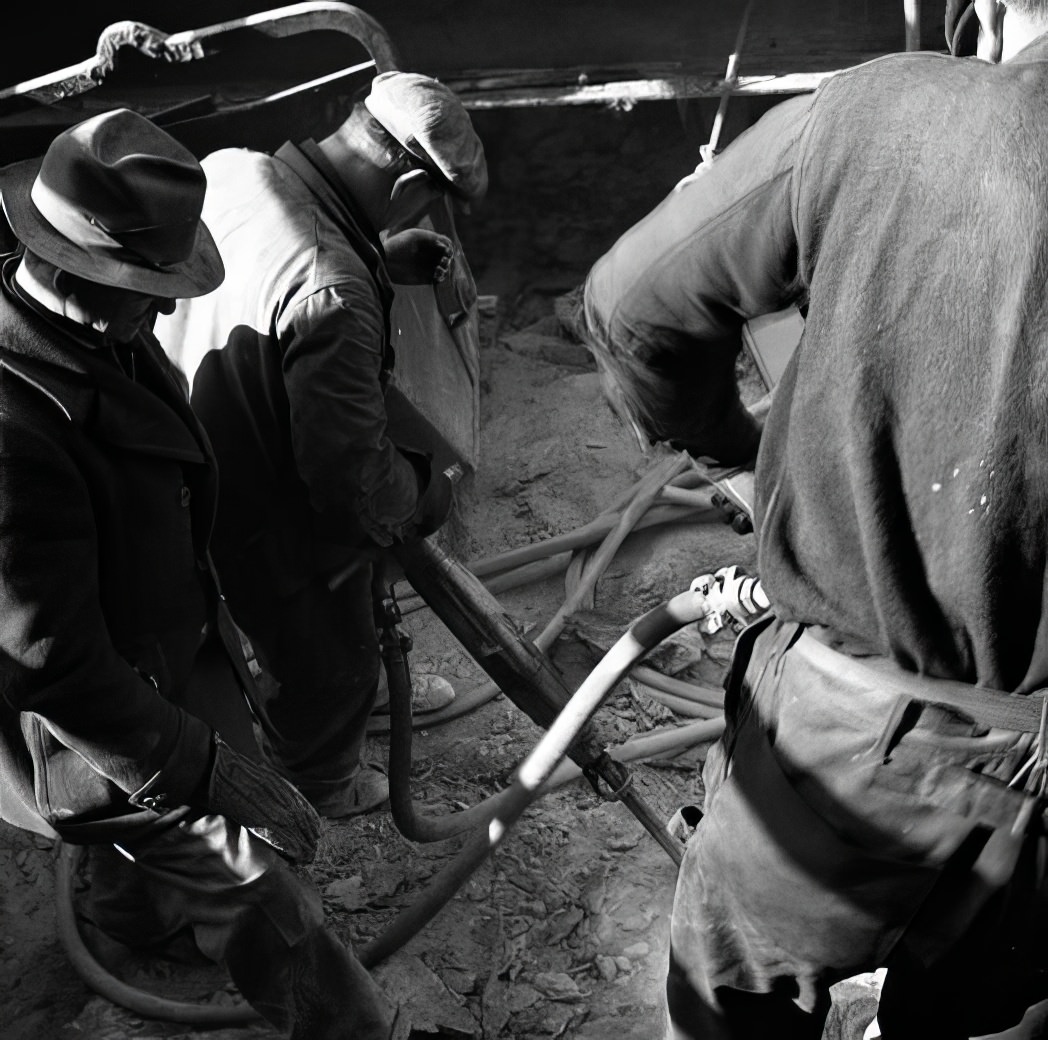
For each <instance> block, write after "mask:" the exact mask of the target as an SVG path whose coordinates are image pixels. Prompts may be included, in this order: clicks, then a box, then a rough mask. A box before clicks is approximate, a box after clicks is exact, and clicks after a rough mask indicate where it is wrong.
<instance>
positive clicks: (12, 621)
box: [0, 109, 393, 1040]
mask: <svg viewBox="0 0 1048 1040" xmlns="http://www.w3.org/2000/svg"><path fill="white" fill-rule="evenodd" d="M205 187H206V181H205V177H204V173H203V171H202V170H201V168H200V165H199V164H198V163H197V161H196V159H195V158H194V157H193V156H192V155H191V154H190V153H189V152H188V151H187V150H186V149H185V148H183V147H182V146H181V145H180V144H179V143H178V142H176V141H175V140H174V139H173V138H171V137H170V136H169V135H168V134H166V133H165V132H164V131H162V130H161V129H159V128H158V127H156V126H155V125H154V124H153V123H151V122H150V121H149V120H148V119H146V118H144V117H143V116H141V115H138V114H136V113H134V112H131V111H129V110H127V109H120V110H116V111H110V112H105V113H103V114H101V115H97V116H94V117H92V118H91V119H88V120H86V121H84V122H82V123H79V124H78V125H76V126H74V127H72V128H70V129H67V130H64V131H62V132H61V133H59V134H58V136H57V137H56V138H55V139H54V141H53V142H52V144H51V145H50V147H49V148H48V149H47V152H46V154H45V155H44V156H43V157H42V159H36V160H30V161H26V162H21V163H18V164H15V165H11V166H8V167H5V168H4V169H3V170H0V198H2V204H3V211H4V214H5V215H6V217H7V220H8V222H9V224H10V226H11V228H12V229H13V232H14V235H15V236H16V238H17V239H18V241H19V243H20V245H19V248H18V250H17V251H16V252H15V253H13V254H11V255H9V256H7V257H6V258H4V260H3V262H2V266H0V619H2V620H0V695H2V696H0V815H2V817H3V819H4V820H6V821H7V822H9V823H12V824H14V825H16V826H19V827H23V828H27V829H29V830H33V831H36V832H38V833H40V834H44V835H47V836H50V837H56V836H57V837H60V838H61V839H62V840H63V841H65V842H67V843H72V844H78V845H87V846H92V847H99V848H101V847H108V848H110V849H112V848H116V849H119V851H120V854H121V856H122V857H123V859H124V860H126V861H127V862H129V863H131V864H133V866H131V867H129V869H130V870H131V871H132V872H133V873H134V875H135V877H136V878H138V880H139V882H140V887H141V890H142V891H143V892H145V893H147V894H148V898H147V909H148V910H150V911H151V919H150V926H151V929H153V930H151V931H150V932H149V934H145V933H144V932H143V931H142V924H141V921H140V920H139V923H138V924H137V925H135V924H134V923H133V922H132V921H131V916H130V915H129V914H125V922H124V923H125V924H126V925H127V929H128V930H127V931H126V932H125V933H124V934H121V935H120V936H118V937H119V938H120V939H121V940H122V941H125V942H126V943H127V944H129V945H136V946H148V945H150V944H151V943H155V942H158V941H160V940H163V939H165V938H167V937H169V936H171V935H174V934H175V933H177V932H179V931H184V930H190V931H191V932H192V934H193V935H194V936H195V938H196V941H197V944H198V946H199V948H200V950H201V951H203V952H205V953H207V954H208V955H209V956H211V957H212V958H213V959H216V960H220V961H222V962H224V963H225V964H226V966H227V968H228V970H229V973H230V975H231V977H232V979H233V981H234V982H235V983H236V984H237V986H238V987H239V988H240V990H241V992H242V993H243V994H244V996H245V997H246V998H247V999H248V1000H249V1001H250V1002H251V1004H253V1005H254V1007H256V1008H257V1009H258V1010H259V1011H260V1012H261V1013H262V1014H263V1015H264V1016H265V1017H266V1018H268V1019H269V1020H270V1021H271V1022H272V1023H274V1024H275V1025H277V1026H279V1027H281V1028H283V1029H285V1030H287V1031H288V1032H289V1033H290V1035H291V1036H292V1037H295V1038H298V1040H306V1038H307V1037H308V1038H309V1040H316V1038H318V1037H329V1038H336V1037H338V1038H349V1037H354V1038H356V1037H362V1038H374V1040H380V1038H381V1040H385V1038H386V1037H388V1036H389V1035H390V1030H391V1022H392V1017H393V1016H392V1013H391V1009H390V1008H389V1006H388V1004H387V1003H386V1001H385V999H384V998H383V996H382V995H381V993H380V991H379V990H378V988H377V987H376V985H375V984H374V982H373V981H372V980H371V978H370V976H369V975H368V974H367V972H366V971H364V969H363V968H362V967H361V965H360V964H359V962H358V961H356V959H355V958H354V957H353V956H352V954H351V953H350V951H349V950H347V949H346V948H345V947H344V946H343V945H342V944H341V943H340V942H339V941H338V940H337V939H336V938H335V937H334V936H333V935H332V934H331V933H330V932H329V931H328V930H327V929H326V928H325V926H324V918H323V911H322V908H321V903H320V899H319V896H318V894H317V892H316V891H315V889H314V888H313V887H312V885H311V884H309V883H307V881H305V880H304V879H303V877H302V876H301V875H300V874H299V873H297V872H295V871H294V870H293V869H292V865H293V864H295V863H305V862H309V861H310V860H311V859H312V857H313V855H314V852H315V849H316V843H317V838H318V834H319V820H318V818H317V816H316V814H315V813H314V812H313V810H312V808H311V807H310V806H309V804H308V802H307V801H306V800H305V799H304V798H303V797H302V796H301V795H300V794H299V793H298V792H297V791H296V790H295V789H294V787H293V786H292V785H291V784H290V783H288V782H287V780H286V779H285V778H283V777H282V776H281V775H279V774H278V773H277V772H276V771H275V770H274V769H273V768H272V767H271V766H269V765H268V764H267V763H266V762H265V761H264V760H263V758H262V756H261V754H260V752H259V750H258V747H257V745H256V743H255V740H254V736H253V729H252V720H251V718H250V716H249V714H248V713H247V710H246V708H245V704H246V701H245V698H244V692H245V690H246V689H247V688H248V687H249V686H250V683H251V681H252V680H251V676H250V673H249V672H248V671H247V669H246V667H245V665H246V662H245V661H244V659H243V656H242V653H241V650H240V645H239V640H238V639H237V638H236V631H235V629H234V628H233V626H232V624H231V622H230V620H229V617H228V615H226V614H225V612H224V608H223V605H222V602H221V600H220V597H219V593H218V589H217V586H216V583H215V579H214V576H213V572H212V569H211V565H210V559H209V555H208V537H209V534H210V528H211V522H212V514H213V510H214V505H215V494H216V475H215V463H214V458H213V456H212V453H211V449H210V446H209V444H208V440H207V437H206V435H205V434H204V432H203V431H202V429H201V427H200V425H199V423H198V422H197V420H196V419H195V417H194V416H193V414H192V411H191V410H190V407H189V403H188V400H187V397H186V387H185V384H184V382H183V381H180V378H179V373H178V372H177V371H176V370H175V369H174V367H173V365H172V364H171V363H170V361H169V360H168V359H167V357H166V356H165V354H164V353H163V351H162V350H161V348H160V346H159V344H158V342H157V340H156V338H155V337H154V335H153V333H152V326H153V322H154V319H155V317H156V315H157V313H158V312H159V311H165V310H170V308H171V307H172V306H173V304H174V301H175V300H176V299H178V298H180V297H188V296H197V295H200V294H203V293H208V292H211V291H213V290H214V289H215V288H216V287H217V286H218V285H219V284H220V283H221V281H222V278H223V267H222V262H221V259H220V257H219V253H218V250H217V249H216V247H215V243H214V241H213V239H212V237H211V234H210V232H209V231H208V228H207V227H206V225H205V223H204V222H203V221H202V220H201V217H200V215H201V208H202V206H203V201H204V193H205ZM118 909H119V908H118Z"/></svg>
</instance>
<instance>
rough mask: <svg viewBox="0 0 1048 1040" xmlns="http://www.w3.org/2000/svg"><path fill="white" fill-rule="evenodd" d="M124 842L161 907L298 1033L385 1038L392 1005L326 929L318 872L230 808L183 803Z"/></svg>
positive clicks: (329, 1038)
mask: <svg viewBox="0 0 1048 1040" xmlns="http://www.w3.org/2000/svg"><path fill="white" fill-rule="evenodd" d="M121 846H122V847H124V848H126V849H127V851H128V852H129V853H130V854H131V855H132V856H133V857H134V860H135V865H136V867H137V869H138V870H139V871H140V872H141V875H142V878H143V881H144V884H145V885H146V886H147V890H148V893H149V897H150V899H151V900H152V903H153V906H154V908H155V911H156V913H157V915H158V916H159V917H160V918H161V919H162V920H164V921H166V922H170V925H171V926H172V927H186V926H189V927H191V928H192V930H193V934H194V936H195V939H196V943H197V946H198V947H199V949H200V950H201V951H203V952H204V953H205V954H206V955H207V956H209V957H210V958H211V959H212V960H215V961H218V962H221V963H223V964H225V966H226V968H227V969H228V971H229V973H230V976H231V978H232V979H233V981H234V982H235V983H236V985H237V987H238V988H239V989H240V991H241V992H242V993H243V994H244V997H245V998H246V999H247V1000H248V1001H249V1002H250V1003H251V1005H252V1006H253V1007H255V1008H256V1009H257V1010H258V1011H259V1012H260V1013H261V1014H262V1015H264V1016H265V1017H266V1018H267V1019H268V1020H269V1021H270V1022H272V1023H273V1024H274V1025H276V1026H278V1027H279V1028H282V1029H289V1030H291V1036H292V1037H293V1038H294V1040H306V1038H309V1040H314V1038H315V1040H336V1038H338V1040H343V1038H344V1040H388V1037H389V1036H390V1031H391V1027H392V1020H393V1008H392V1007H391V1005H390V1004H389V1002H388V1001H387V1000H386V998H385V997H384V996H383V994H382V991H381V990H380V989H379V987H378V985H377V984H376V983H375V982H374V980H372V978H371V976H370V975H369V974H368V973H367V972H366V971H365V970H364V968H363V967H362V965H361V964H360V963H359V961H357V960H356V958H355V957H354V956H353V954H352V952H351V951H350V950H348V949H347V948H346V947H345V946H343V945H342V943H340V942H339V940H338V939H337V938H336V937H335V936H334V935H333V934H331V933H330V932H329V931H328V930H327V929H326V927H325V923H324V913H323V907H322V905H321V901H320V896H319V894H318V893H317V891H316V888H315V887H314V886H313V884H312V882H311V881H309V879H308V877H307V876H306V875H304V874H303V873H301V872H299V871H296V870H294V869H292V868H291V867H290V866H289V865H288V864H287V863H286V862H285V861H284V860H283V859H282V858H281V857H280V856H279V854H278V853H277V852H276V851H274V850H273V849H272V848H271V847H270V846H268V845H266V844H265V843H264V842H263V841H261V840H260V839H258V838H256V837H255V836H254V835H252V834H250V833H249V832H248V831H245V830H244V829H243V828H241V827H239V826H238V825H236V824H235V823H233V822H231V821H229V820H226V819H225V818H224V817H221V816H203V817H197V816H193V815H191V814H189V813H188V811H187V810H184V809H179V810H175V811H174V812H171V813H169V814H168V815H167V816H164V817H160V818H159V819H158V820H157V823H156V827H155V828H153V829H152V831H151V832H150V833H148V834H145V835H143V834H136V835H134V836H133V837H130V838H129V839H128V840H126V841H122V842H121Z"/></svg>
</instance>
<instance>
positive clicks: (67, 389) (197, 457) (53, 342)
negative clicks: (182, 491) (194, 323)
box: [0, 262, 210, 463]
mask: <svg viewBox="0 0 1048 1040" xmlns="http://www.w3.org/2000/svg"><path fill="white" fill-rule="evenodd" d="M13 267H14V265H13V264H12V263H11V262H9V263H7V264H5V265H4V269H3V275H4V277H3V282H2V284H0V368H2V369H3V370H5V371H7V372H10V373H11V374H12V375H14V376H17V377H18V378H20V379H22V380H23V381H24V382H26V383H28V384H29V385H30V386H32V387H34V388H35V389H36V390H37V391H38V392H40V393H41V394H42V395H44V396H45V397H46V398H47V399H48V400H49V401H50V402H51V403H52V404H53V405H54V406H55V407H56V409H57V410H58V411H60V412H61V413H62V414H63V415H64V416H65V418H66V419H67V420H69V421H70V422H72V423H74V424H76V425H77V426H80V427H82V428H83V429H84V430H85V432H87V433H89V434H90V435H91V436H94V437H98V438H99V439H102V440H105V441H106V442H107V443H109V444H113V445H115V446H117V447H120V448H124V449H126V450H128V451H136V452H140V453H143V454H148V455H162V456H166V457H168V458H174V459H178V460H180V461H183V462H195V463H208V462H210V458H209V456H210V451H209V448H208V445H207V440H206V437H205V436H204V434H203V431H202V430H201V429H200V427H199V424H198V423H197V421H196V419H195V418H194V417H193V414H192V412H191V410H190V408H189V404H188V402H186V401H185V399H184V395H183V394H182V392H181V390H180V388H179V385H178V383H177V382H176V380H175V377H174V375H173V374H172V371H171V365H170V362H169V361H168V360H167V358H166V356H165V355H164V353H163V351H162V350H161V349H160V346H159V344H158V343H157V342H156V340H155V339H154V338H153V337H152V336H149V337H145V336H143V337H142V338H141V339H140V340H139V341H138V343H137V344H136V356H137V358H138V359H139V361H140V363H141V364H142V365H143V366H144V367H145V368H146V370H147V371H148V375H149V382H150V384H151V386H152V387H153V389H147V388H146V387H145V386H142V385H140V384H139V383H136V382H133V381H132V380H130V379H128V378H127V376H125V375H124V374H123V372H121V371H120V369H119V368H118V367H117V366H116V364H115V363H114V362H112V361H111V360H110V359H109V358H108V357H107V356H106V355H105V354H104V353H102V351H101V350H100V349H97V348H94V349H93V348H92V347H91V346H89V345H88V340H87V339H85V338H82V337H79V336H76V334H75V332H73V331H71V329H70V328H67V326H70V327H71V328H72V329H73V330H75V328H76V325H75V323H74V322H68V321H66V320H65V319H63V318H61V317H58V316H57V315H56V316H54V320H53V321H52V320H50V317H45V316H44V315H43V314H41V313H40V312H39V311H37V310H36V309H35V308H32V307H29V306H28V305H27V304H26V303H25V302H23V301H22V300H21V299H19V298H18V297H17V296H16V295H15V294H14V293H13V292H12V289H11V287H10V283H9V279H10V274H11V272H12V271H13ZM71 339H73V340H75V341H77V342H76V345H72V344H71V343H70V340H71ZM154 391H157V392H154Z"/></svg>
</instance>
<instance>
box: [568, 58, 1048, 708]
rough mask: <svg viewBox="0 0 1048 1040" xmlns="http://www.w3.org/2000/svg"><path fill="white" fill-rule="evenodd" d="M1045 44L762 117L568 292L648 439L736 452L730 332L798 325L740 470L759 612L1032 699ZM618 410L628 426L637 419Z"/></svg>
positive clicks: (904, 72) (1042, 381) (1047, 527)
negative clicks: (748, 498) (781, 315)
mask: <svg viewBox="0 0 1048 1040" xmlns="http://www.w3.org/2000/svg"><path fill="white" fill-rule="evenodd" d="M1046 283H1048V38H1045V37H1042V38H1041V39H1039V40H1037V41H1035V42H1034V43H1032V44H1031V45H1030V46H1028V47H1027V48H1025V49H1024V50H1023V51H1022V52H1021V53H1019V54H1018V55H1017V56H1015V57H1014V58H1012V59H1011V60H1009V61H1008V62H1006V63H1004V64H1001V65H991V64H988V63H985V62H982V61H978V60H976V59H967V58H966V59H961V58H950V57H945V56H939V55H934V54H929V53H912V54H904V55H895V56H890V57H886V58H882V59H878V60H876V61H873V62H870V63H868V64H865V65H862V66H859V67H857V68H855V69H852V70H849V71H846V72H843V73H839V74H837V75H835V76H833V77H832V78H831V79H830V80H829V81H828V82H826V83H825V84H824V85H823V86H822V87H821V88H820V89H819V90H818V91H817V92H816V93H815V94H814V95H810V96H803V97H798V98H794V99H791V100H789V101H786V102H784V103H783V104H781V105H778V106H776V107H775V108H774V109H773V110H772V111H771V112H769V113H768V114H767V115H766V116H765V117H764V118H763V119H762V120H761V121H760V122H759V123H758V124H757V125H755V126H754V127H753V128H751V129H750V130H749V131H748V132H747V133H745V134H744V135H742V136H741V137H740V138H739V139H738V140H736V141H735V142H733V143H732V144H731V145H729V146H728V148H727V149H726V150H725V151H724V152H723V153H722V154H720V155H718V156H716V157H715V159H714V160H713V161H712V162H711V163H707V164H704V165H703V166H701V167H700V168H699V169H698V170H697V171H696V172H695V173H694V174H693V175H692V176H690V177H689V178H687V179H685V180H684V181H683V182H682V183H681V184H680V185H678V187H677V188H676V190H675V191H674V192H673V193H672V194H671V195H670V196H669V197H668V198H667V199H666V200H665V201H664V202H663V203H662V204H661V206H659V207H658V208H657V209H656V210H655V211H654V212H653V213H652V214H650V215H649V216H648V217H647V218H645V219H644V220H643V221H641V222H640V223H639V224H638V225H637V226H635V227H634V228H632V229H631V230H630V231H628V232H627V233H626V234H625V235H624V236H623V237H622V239H621V240H620V241H619V242H618V243H617V244H616V245H615V246H614V247H613V248H612V249H611V251H610V252H609V253H608V254H607V255H605V256H604V257H603V258H602V259H601V260H600V261H599V262H598V263H597V264H596V265H595V267H594V269H593V270H592V271H591V273H590V275H589V278H588V282H587V286H586V297H585V305H586V320H587V324H588V327H589V331H590V334H591V336H592V337H593V339H594V342H595V344H597V347H596V349H597V350H598V351H604V352H605V353H606V354H607V356H608V357H609V358H611V359H612V362H613V363H617V364H618V365H619V367H620V369H621V370H622V371H623V372H625V373H627V376H626V378H627V379H632V381H633V386H634V391H635V392H636V394H637V396H638V400H640V401H641V404H642V405H643V404H644V403H645V402H646V403H647V405H648V411H649V413H650V414H649V416H648V432H649V433H651V434H652V435H654V436H656V437H658V438H660V439H676V440H678V441H680V442H682V443H685V444H686V445H687V446H689V447H690V448H692V449H693V450H695V451H697V452H700V453H708V454H711V455H714V456H718V455H731V454H732V453H733V451H734V452H735V453H736V454H737V455H741V456H742V457H745V453H746V451H748V450H750V448H752V443H753V438H754V432H755V431H754V428H753V426H752V425H750V424H749V423H748V421H747V420H746V419H745V417H744V416H743V415H742V411H741V407H740V405H739V402H738V394H737V389H736V386H735V382H734V372H733V362H734V358H735V355H736V354H737V352H738V350H739V347H740V333H741V328H742V324H743V322H744V321H745V320H746V319H747V318H749V317H753V316H756V315H759V314H763V313H769V312H772V311H776V310H778V309H780V308H782V307H785V306H787V305H789V304H798V305H807V308H808V309H807V320H806V328H805V331H804V335H803V339H802V341H801V343H800V346H799V347H798V349H797V351H796V353H795V355H794V357H793V359H792V362H791V364H790V366H789V368H788V369H787V371H786V373H785V375H784V377H783V381H782V382H781V384H780V385H779V387H778V389H777V391H776V395H775V400H774V403H773V406H772V409H771V412H770V415H769V418H768V421H767V424H766V426H765V429H764V432H763V437H762V440H761V444H760V452H759V457H758V463H757V514H758V516H757V520H758V528H759V530H758V535H759V567H760V572H761V575H762V577H763V579H764V583H765V587H766V588H767V589H768V591H769V593H770V595H771V599H772V603H773V606H774V607H775V610H776V612H777V613H778V615H779V616H780V617H782V618H783V619H786V620H795V621H801V622H804V623H807V624H812V625H821V626H826V627H827V628H828V629H829V630H830V632H829V636H830V639H831V641H834V640H839V641H841V643H842V644H843V645H844V646H846V647H848V648H850V649H851V650H852V651H853V652H857V653H874V654H879V655H885V656H889V657H891V658H893V659H894V660H895V661H897V662H898V663H899V664H900V665H901V666H902V667H903V668H905V669H909V670H912V671H916V672H919V673H923V674H926V675H931V676H937V677H945V678H952V679H959V680H962V681H964V682H968V683H975V684H979V685H982V686H986V687H992V688H994V689H996V690H1004V691H1016V692H1029V691H1032V690H1034V689H1036V688H1038V687H1041V686H1043V685H1045V684H1046V683H1048V583H1046V578H1048V292H1046ZM641 410H642V411H643V408H642V409H641Z"/></svg>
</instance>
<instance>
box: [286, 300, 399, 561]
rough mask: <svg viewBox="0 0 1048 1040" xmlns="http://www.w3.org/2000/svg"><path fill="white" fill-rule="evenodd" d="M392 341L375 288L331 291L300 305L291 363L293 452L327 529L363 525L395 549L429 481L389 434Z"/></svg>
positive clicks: (289, 342) (289, 341) (291, 332)
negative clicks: (386, 352) (386, 382)
mask: <svg viewBox="0 0 1048 1040" xmlns="http://www.w3.org/2000/svg"><path fill="white" fill-rule="evenodd" d="M383 336H384V326H383V320H382V312H381V310H380V308H379V304H378V301H377V300H376V299H375V296H374V292H373V290H372V289H371V287H370V285H368V284H367V283H365V282H363V281H361V282H359V283H355V282H347V283H343V284H341V285H337V286H333V287H328V288H324V289H321V290H318V291H317V292H315V293H313V294H311V295H310V296H309V297H307V298H306V299H305V300H304V301H303V302H302V303H300V304H298V305H297V307H296V308H295V310H294V313H293V314H292V316H291V321H290V326H289V329H288V331H287V333H286V335H285V340H286V342H285V345H284V354H283V365H284V382H285V385H286V387H287V394H288V400H289V402H290V408H291V445H292V450H293V452H294V456H295V463H296V466H297V468H298V472H299V475H300V476H301V477H302V479H303V480H304V481H305V484H306V487H307V488H308V491H309V498H310V503H311V504H312V506H313V508H314V509H315V510H317V512H318V513H320V514H321V515H322V517H323V518H324V521H325V526H326V527H327V528H330V527H331V525H332V523H334V524H336V525H337V524H340V523H344V524H345V525H346V526H347V528H348V529H350V530H352V529H354V528H356V527H357V526H358V525H359V527H362V528H363V529H364V532H365V533H366V534H367V535H369V536H370V537H371V538H372V539H374V540H375V541H376V542H377V543H378V544H379V545H389V544H390V543H391V542H392V541H394V540H395V539H396V538H398V537H399V536H401V535H402V534H403V533H404V532H405V529H406V527H407V526H408V525H409V524H410V522H411V520H412V517H413V516H414V513H415V510H416V507H417V505H418V499H419V486H420V484H419V482H420V477H419V476H417V475H416V472H415V469H414V467H413V466H412V464H411V463H410V462H409V461H408V460H407V458H405V456H404V455H402V454H401V453H400V452H399V451H398V450H397V449H396V447H395V446H394V444H393V442H392V441H391V440H390V438H389V435H388V432H387V428H386V408H385V402H384V398H383V389H382V382H381V374H382V354H383Z"/></svg>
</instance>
